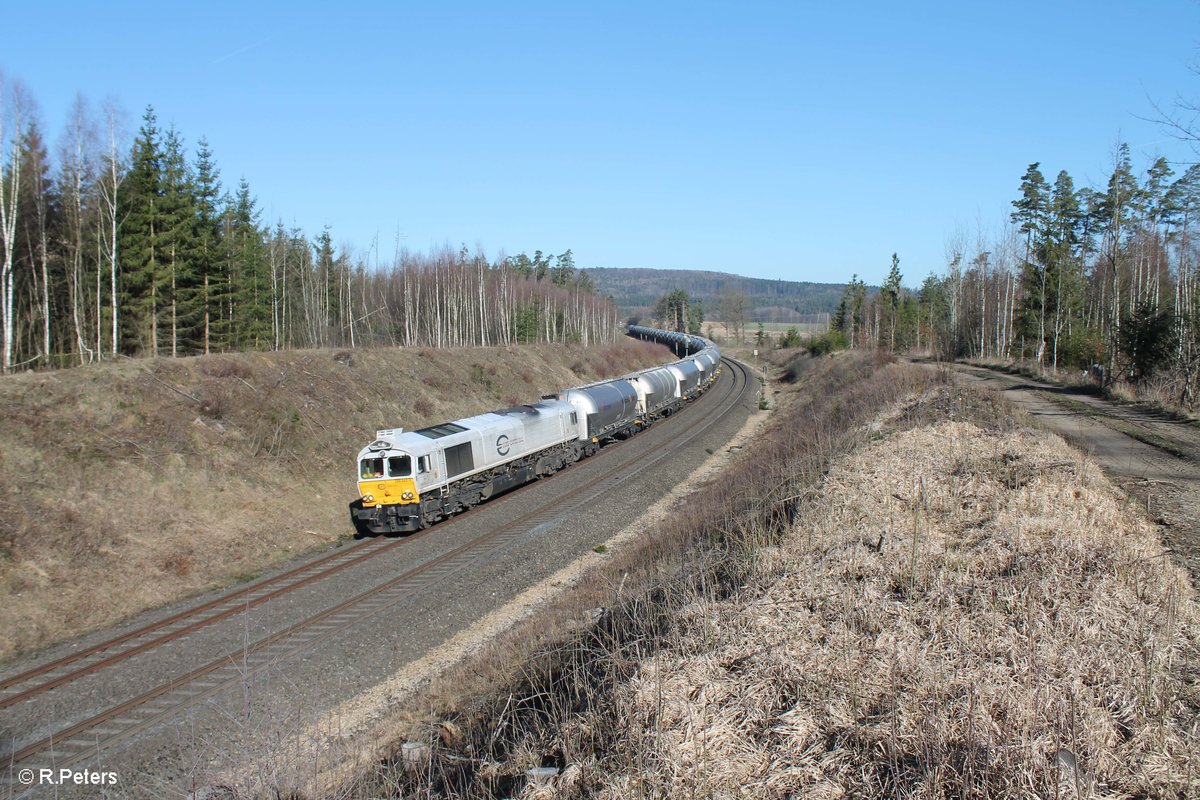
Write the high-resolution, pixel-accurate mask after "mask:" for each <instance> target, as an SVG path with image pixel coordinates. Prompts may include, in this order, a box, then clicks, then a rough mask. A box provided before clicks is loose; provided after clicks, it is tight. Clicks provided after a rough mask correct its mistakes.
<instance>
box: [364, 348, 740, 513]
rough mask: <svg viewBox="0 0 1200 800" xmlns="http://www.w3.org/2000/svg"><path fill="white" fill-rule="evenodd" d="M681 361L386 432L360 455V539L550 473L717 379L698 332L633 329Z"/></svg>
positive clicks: (716, 358)
mask: <svg viewBox="0 0 1200 800" xmlns="http://www.w3.org/2000/svg"><path fill="white" fill-rule="evenodd" d="M629 335H630V336H634V337H636V338H639V339H645V340H649V341H655V342H659V343H661V344H665V345H667V346H668V347H670V348H671V349H672V350H674V351H675V354H676V355H677V356H679V360H677V361H673V362H671V363H669V364H664V365H663V366H660V367H652V368H650V369H644V370H641V371H638V372H632V373H630V374H628V375H623V376H622V377H620V378H615V379H612V380H606V381H600V382H598V383H592V384H588V385H587V386H577V387H575V388H572V389H565V390H563V391H561V392H558V393H556V394H550V395H546V396H545V397H543V398H542V399H541V400H540V401H538V402H536V403H530V404H528V405H522V406H515V407H513V408H505V409H501V410H499V411H490V412H488V413H486V414H480V415H478V416H474V417H467V418H466V419H458V420H454V421H453V422H443V423H441V424H440V425H432V426H430V427H428V428H422V429H420V430H416V431H405V430H404V429H403V428H392V429H388V430H380V431H376V433H375V440H374V441H372V442H371V443H370V444H368V445H367V446H366V447H364V448H363V449H362V450H361V451H359V454H358V476H357V477H358V491H359V498H358V499H357V500H355V501H354V502H352V503H350V519H351V521H352V522H353V524H354V529H355V532H356V534H357V535H358V536H371V535H378V534H396V533H407V532H411V531H416V530H421V529H423V528H426V527H428V526H429V525H432V524H433V523H435V522H437V521H439V520H442V519H445V518H446V517H449V516H452V515H454V514H457V513H459V512H461V511H464V510H466V509H468V508H471V507H472V506H475V505H477V504H479V503H481V502H483V501H484V500H487V499H488V498H490V497H494V496H496V495H498V494H500V493H502V492H505V491H508V490H509V489H512V488H514V487H517V486H520V485H522V484H524V483H528V482H529V481H532V480H536V479H538V478H541V477H544V476H546V475H550V474H552V473H554V472H557V471H558V470H560V469H562V468H563V467H566V466H568V465H569V464H572V463H574V462H576V461H578V460H579V459H581V458H585V457H587V456H590V455H592V454H593V453H595V452H596V451H597V450H599V449H600V447H601V446H603V445H605V444H607V443H609V442H612V441H615V440H619V439H624V438H628V437H629V436H631V435H633V434H634V433H636V432H638V431H639V430H641V429H643V428H645V427H646V426H648V425H650V424H651V423H652V422H653V421H654V420H656V419H660V418H662V417H666V416H669V415H671V414H673V413H674V412H675V411H677V410H679V409H680V408H681V407H683V405H684V404H685V403H687V402H688V401H690V400H692V399H694V398H695V397H697V396H699V395H700V394H701V393H702V392H704V391H705V390H706V389H707V388H708V387H709V386H710V385H712V383H713V382H714V381H715V380H716V378H717V375H718V373H719V371H720V363H721V351H720V350H719V349H718V347H717V346H716V344H714V343H713V342H711V341H709V340H708V339H704V338H702V337H700V336H692V335H690V334H686V333H675V332H672V331H662V330H658V329H656V328H646V327H641V326H636V325H634V326H630V327H629Z"/></svg>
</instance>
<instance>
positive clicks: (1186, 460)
mask: <svg viewBox="0 0 1200 800" xmlns="http://www.w3.org/2000/svg"><path fill="white" fill-rule="evenodd" d="M955 371H956V374H957V375H958V376H959V378H960V379H961V380H962V381H963V382H964V383H967V384H969V385H973V386H976V387H979V388H983V389H990V390H993V391H996V392H998V393H1000V394H1001V395H1002V396H1003V397H1006V398H1008V399H1009V400H1010V401H1012V403H1013V404H1014V405H1016V406H1017V407H1018V408H1020V409H1022V410H1023V411H1025V412H1027V413H1028V414H1030V415H1032V416H1033V417H1035V418H1036V419H1037V421H1038V422H1039V423H1040V424H1041V425H1042V426H1044V427H1045V428H1046V429H1047V430H1050V431H1053V432H1054V433H1057V434H1060V435H1061V436H1063V437H1064V438H1066V439H1067V440H1069V441H1070V442H1072V443H1073V444H1075V445H1076V446H1077V447H1080V448H1081V449H1083V450H1084V451H1085V452H1087V453H1088V454H1089V455H1090V456H1091V457H1092V458H1094V459H1095V460H1096V462H1097V463H1099V464H1100V466H1101V467H1102V468H1103V469H1104V470H1105V471H1106V472H1107V473H1108V474H1109V475H1110V476H1111V477H1112V478H1113V480H1114V481H1116V482H1117V483H1119V484H1120V485H1121V486H1122V487H1123V488H1124V489H1125V490H1126V491H1127V492H1129V494H1130V496H1131V497H1133V498H1136V499H1137V501H1138V502H1140V503H1143V504H1144V505H1145V507H1146V509H1147V511H1148V512H1149V514H1150V518H1151V519H1153V520H1154V521H1155V522H1157V523H1158V524H1159V526H1160V527H1161V529H1162V536H1163V541H1164V543H1165V544H1166V545H1167V547H1168V548H1170V551H1171V552H1172V553H1173V555H1174V557H1175V558H1176V559H1177V560H1178V561H1179V563H1180V564H1182V565H1183V566H1184V567H1185V568H1186V569H1187V570H1188V571H1189V572H1190V573H1191V575H1192V579H1193V582H1194V583H1196V584H1197V585H1200V428H1198V427H1197V426H1196V425H1194V424H1191V423H1188V422H1182V421H1179V420H1173V419H1170V418H1168V417H1166V416H1163V415H1159V414H1155V413H1153V412H1150V411H1147V410H1145V409H1141V408H1136V407H1131V406H1123V405H1119V404H1116V403H1112V402H1109V401H1107V400H1102V399H1100V398H1098V397H1095V396H1093V395H1090V394H1087V393H1085V392H1082V391H1079V390H1075V389H1071V388H1070V387H1062V386H1054V385H1052V384H1048V383H1042V382H1040V381H1036V380H1032V379H1029V378H1025V377H1022V376H1017V375H1007V374H1004V373H1000V372H995V371H993V370H988V369H982V368H979V367H968V366H964V365H961V364H959V365H955Z"/></svg>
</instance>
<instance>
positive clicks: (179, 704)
mask: <svg viewBox="0 0 1200 800" xmlns="http://www.w3.org/2000/svg"><path fill="white" fill-rule="evenodd" d="M723 363H724V364H725V366H726V371H725V376H724V378H723V379H722V380H721V381H719V382H718V383H717V385H716V386H714V387H713V391H711V392H710V393H709V394H708V396H707V398H706V400H707V402H706V401H701V402H700V403H698V404H697V405H694V406H691V407H689V408H688V409H687V410H686V411H685V412H684V413H683V414H680V415H676V417H675V418H673V419H672V420H666V421H664V422H660V423H659V424H658V425H659V426H662V425H676V422H675V421H674V420H679V421H680V422H683V421H685V420H686V422H687V423H689V424H688V426H687V427H686V428H685V429H683V431H682V432H681V434H680V435H678V436H676V437H674V438H673V439H672V441H671V446H669V447H662V448H658V449H650V450H646V451H644V452H642V453H641V454H640V455H638V456H636V457H635V458H634V459H632V460H631V461H629V462H623V463H618V462H617V461H615V460H613V461H612V463H611V464H604V465H603V466H602V467H601V468H600V469H599V470H598V474H597V475H595V476H594V477H592V478H590V479H589V480H587V481H586V482H584V483H583V484H582V485H579V486H576V487H574V488H572V489H570V490H569V491H566V492H564V493H562V494H560V495H558V496H557V497H555V498H553V499H551V500H549V501H548V502H545V503H543V504H541V505H540V506H538V507H537V508H534V509H532V510H530V511H528V512H526V513H524V514H523V515H521V516H520V517H519V518H517V519H515V520H513V521H512V522H509V523H508V524H505V525H502V526H500V527H498V528H495V529H493V530H491V531H488V532H486V533H485V534H483V535H481V536H477V537H475V538H473V539H470V540H469V541H466V542H464V543H463V544H461V545H459V546H457V547H455V548H453V549H451V550H449V551H447V552H445V553H443V554H441V555H439V556H437V557H436V558H433V559H432V560H430V561H428V562H426V563H423V564H421V565H419V566H416V567H414V568H411V569H408V570H405V571H403V572H401V573H400V574H398V575H395V576H394V577H391V578H389V579H387V580H385V581H383V582H382V583H380V584H379V585H377V586H375V587H373V588H371V589H369V590H367V591H364V592H361V593H359V594H357V595H355V596H353V597H350V598H348V599H346V600H344V601H343V602H341V603H338V604H336V605H334V606H332V607H329V608H326V609H324V610H322V611H320V612H319V613H316V614H313V615H311V616H309V617H308V618H306V619H304V620H302V621H300V622H297V623H294V624H292V625H289V626H287V627H284V628H282V629H281V630H277V631H275V632H274V633H271V634H270V635H268V636H265V637H262V638H260V639H258V640H256V641H254V642H247V643H246V644H245V645H244V646H243V647H240V648H238V649H237V650H233V651H230V652H226V653H224V654H223V655H221V656H220V657H218V658H216V659H214V660H212V661H210V662H208V663H207V664H204V665H202V666H200V667H198V668H196V669H193V670H190V671H188V672H186V673H184V674H182V675H179V676H178V677H176V678H174V679H172V680H169V681H166V682H163V683H161V684H159V685H158V686H156V687H154V688H153V689H151V690H149V691H146V692H142V693H140V694H138V695H137V696H135V697H132V698H130V699H128V700H126V701H124V702H120V703H118V704H115V705H113V706H111V707H109V708H107V709H105V710H103V711H101V712H99V713H97V714H94V715H92V716H90V717H88V718H86V719H83V720H81V721H79V722H76V723H74V724H67V725H64V726H63V727H61V728H59V729H58V730H56V731H55V732H54V733H52V734H51V735H48V736H42V737H41V738H37V739H36V740H35V741H26V742H20V741H18V742H16V743H15V747H14V749H13V750H11V751H9V752H8V753H7V754H5V755H6V757H7V759H8V760H9V763H10V765H22V766H25V765H26V764H28V765H41V764H51V763H52V764H53V765H54V766H55V767H56V768H62V767H69V766H71V765H74V764H78V763H80V762H81V761H82V760H83V759H85V758H86V757H88V756H92V755H94V754H95V753H96V752H98V751H99V750H102V749H104V748H106V747H110V746H112V745H113V744H116V743H118V742H120V741H123V740H126V739H128V738H130V737H132V736H134V735H136V734H138V733H139V732H141V731H144V730H146V729H148V728H150V727H152V726H154V725H156V724H158V723H160V722H162V721H163V720H165V719H167V718H169V717H171V716H173V715H175V714H178V713H179V712H181V711H183V710H185V709H187V708H190V707H192V706H195V705H197V704H198V703H200V702H202V701H204V700H205V699H207V698H209V697H212V696H213V695H216V694H219V693H220V692H223V691H225V690H227V689H229V688H231V687H233V686H236V685H239V684H241V683H242V682H243V681H245V680H247V679H248V678H249V676H251V675H253V674H255V673H257V672H259V671H261V670H263V669H266V668H267V667H268V666H269V665H272V664H276V663H279V662H281V661H283V660H286V659H289V658H292V657H294V656H296V655H297V654H299V653H302V652H304V651H306V650H309V649H310V648H312V647H314V646H315V645H316V644H318V643H319V642H321V641H323V640H325V639H328V638H329V637H331V636H333V635H334V634H336V633H339V632H341V631H343V630H345V629H346V628H349V627H351V626H354V625H358V624H360V623H362V622H364V621H366V620H368V619H370V618H372V617H374V616H376V615H377V614H380V613H381V612H383V611H386V610H387V609H389V608H392V607H394V606H395V605H396V604H397V603H399V602H400V601H401V600H403V599H404V598H406V597H410V596H412V595H414V594H416V593H418V592H421V591H422V590H424V589H427V588H428V587H430V586H432V585H435V584H437V583H439V582H441V581H443V580H446V579H447V578H449V576H451V575H455V574H457V573H460V572H463V571H464V570H466V569H467V568H469V567H470V566H471V565H472V564H476V563H477V562H479V561H480V560H482V559H485V558H486V557H487V556H488V555H489V554H492V553H495V552H497V551H499V550H501V549H503V548H504V547H506V546H508V545H510V544H512V543H514V542H516V541H518V540H520V539H521V538H522V537H525V536H527V535H530V534H531V532H536V531H537V530H538V529H539V528H541V527H543V526H545V525H547V524H550V523H551V522H552V521H553V520H555V519H557V518H560V517H563V516H564V515H565V514H567V513H568V512H569V510H570V509H572V508H577V507H579V506H583V505H585V504H587V503H589V502H591V501H592V500H594V499H595V498H597V497H599V496H601V495H604V494H605V493H608V492H610V491H612V490H613V489H615V488H617V487H619V486H621V484H623V483H625V482H626V481H629V480H632V479H633V478H634V477H636V476H637V475H639V474H642V473H644V472H645V471H646V470H648V469H649V468H650V467H652V466H653V465H654V464H657V463H659V462H660V461H662V460H663V459H665V458H667V457H669V456H671V455H672V454H673V453H675V452H677V451H679V450H680V449H682V448H683V446H684V445H686V444H687V443H689V442H691V441H692V440H694V439H695V438H696V437H698V436H699V435H701V433H703V432H704V431H706V430H708V429H709V428H710V427H711V426H712V425H714V424H715V423H716V422H717V421H718V420H720V419H722V418H723V417H724V416H725V415H726V414H727V413H728V412H729V411H730V410H731V409H732V408H734V407H735V406H736V404H737V403H738V401H739V400H741V399H742V398H744V397H745V395H746V392H747V391H748V389H749V385H750V376H749V372H748V370H747V369H746V368H745V367H744V366H743V365H741V364H739V363H738V362H734V361H731V360H728V359H726V360H724V362H723ZM656 427H657V426H656ZM597 460H599V461H602V462H603V461H606V459H605V458H604V452H602V453H601V454H600V456H599V457H598V458H597V459H591V460H589V461H591V462H594V461H597ZM520 491H521V490H517V492H520ZM454 521H455V520H451V521H449V522H447V523H443V524H442V525H439V526H435V527H434V528H431V529H429V530H427V531H423V532H421V533H419V534H415V535H413V536H409V537H407V538H406V539H400V540H368V541H366V542H363V543H361V544H359V545H355V546H353V547H351V548H346V549H343V550H340V551H335V553H331V554H330V556H328V557H326V558H322V559H318V560H316V561H312V562H309V563H308V564H304V565H300V566H299V567H296V568H294V569H292V570H288V571H286V572H284V573H281V574H280V575H277V576H274V577H272V578H269V579H266V580H264V581H260V582H258V583H257V584H253V585H251V586H248V587H244V588H243V589H241V590H238V591H237V592H233V593H229V594H227V595H224V596H222V597H219V598H216V599H215V600H213V601H210V602H209V603H206V604H203V605H201V606H198V607H196V608H194V609H189V610H187V611H184V612H180V613H179V614H176V615H172V616H171V617H168V618H166V619H164V620H162V621H160V622H158V623H156V624H155V625H153V626H147V627H145V628H141V629H138V630H136V631H133V632H130V633H129V634H125V635H124V636H122V637H119V638H116V639H112V640H109V641H108V642H104V643H101V644H100V645H97V646H95V647H93V648H89V649H88V650H85V651H82V652H81V653H79V654H74V655H72V656H71V657H69V658H66V659H60V660H58V661H54V662H50V663H48V664H47V665H44V667H43V668H40V669H41V671H40V672H39V673H38V675H48V674H51V673H53V672H54V671H55V670H62V668H63V667H69V666H71V665H72V664H79V666H77V667H74V668H73V669H70V670H69V671H68V672H66V673H60V674H58V675H52V677H50V678H49V679H48V680H46V681H43V682H42V683H39V684H36V685H34V686H31V687H27V688H26V689H24V690H23V691H24V692H25V695H24V698H25V699H28V698H31V697H33V696H34V695H36V694H39V693H41V692H45V691H48V690H49V689H51V688H55V687H56V686H58V685H62V684H63V683H66V682H69V681H70V680H74V679H75V678H77V677H81V676H83V675H87V674H92V673H94V672H96V671H98V670H101V669H104V668H106V667H110V666H112V665H113V664H115V663H117V662H118V661H121V660H124V659H126V658H129V657H131V656H133V655H136V654H137V653H140V652H145V651H146V650H148V649H152V648H153V647H156V646H158V645H160V644H163V643H165V642H167V641H172V640H174V639H177V638H179V637H180V636H183V635H185V634H186V633H187V632H190V631H192V630H195V629H196V628H198V627H202V626H205V625H209V624H211V623H212V622H215V621H217V620H218V619H224V618H227V617H229V616H232V615H233V614H236V613H237V612H238V611H241V610H243V609H245V608H246V607H247V606H250V605H257V604H261V603H264V602H267V600H269V599H272V598H273V597H277V596H279V595H281V594H283V593H285V592H287V591H290V590H292V589H294V588H297V587H298V586H300V585H308V584H311V583H313V582H315V581H317V580H320V579H321V578H322V577H326V576H328V575H331V574H333V573H335V572H340V571H342V570H344V569H346V568H348V567H350V566H352V565H355V564H359V563H362V562H363V561H365V560H367V559H370V558H372V557H374V556H375V555H378V554H379V553H381V552H384V551H386V550H390V549H392V548H394V547H396V546H397V545H399V544H402V543H404V542H411V541H413V540H414V539H416V538H418V537H424V536H429V535H434V534H437V533H438V532H439V531H445V530H446V529H447V527H448V526H450V525H453V524H454ZM109 651H111V652H109ZM106 652H107V653H108V654H107V655H105V653H106ZM80 662H83V663H80ZM36 677H37V675H35V674H34V670H30V671H27V672H25V673H22V674H21V675H17V676H14V677H13V678H9V679H7V680H6V681H5V682H4V683H3V684H0V691H2V690H5V689H9V688H11V687H15V686H18V685H19V684H18V681H20V680H22V679H23V680H25V681H26V682H30V681H32V680H35V679H36ZM14 697H20V695H19V694H17V693H15V692H14V693H10V695H9V697H7V698H3V699H0V707H3V706H5V705H12V704H13V703H15V702H18V701H17V700H13V699H12V698H14ZM17 748H19V749H17ZM10 772H11V770H10Z"/></svg>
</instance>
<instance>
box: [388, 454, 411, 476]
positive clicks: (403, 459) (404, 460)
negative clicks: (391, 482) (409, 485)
mask: <svg viewBox="0 0 1200 800" xmlns="http://www.w3.org/2000/svg"><path fill="white" fill-rule="evenodd" d="M387 467H388V477H389V478H407V477H409V476H410V475H412V459H411V458H409V457H408V456H390V457H389V458H388V460H387Z"/></svg>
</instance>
